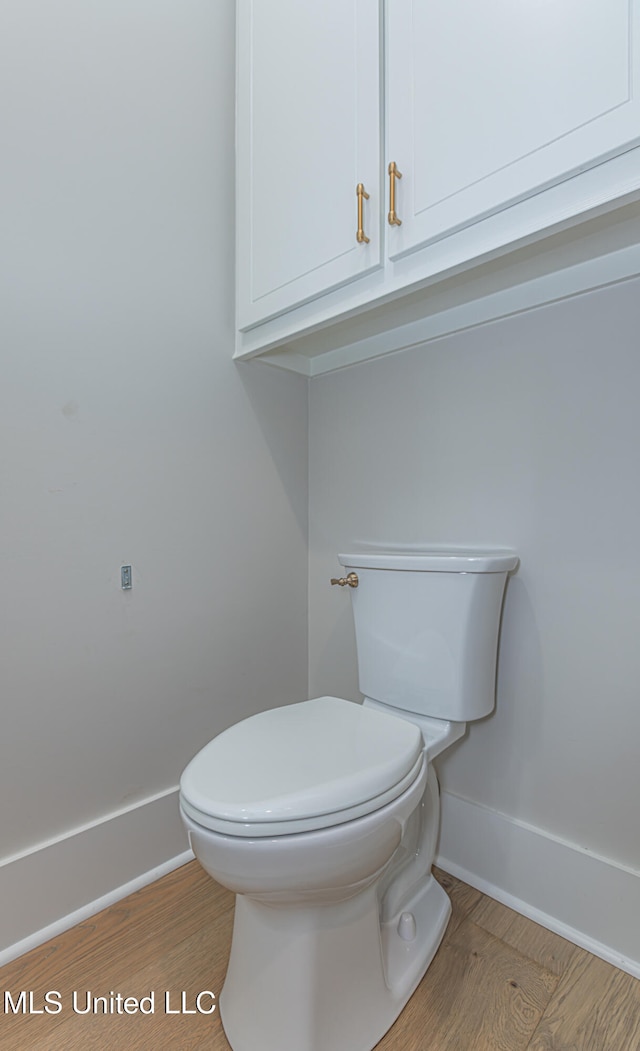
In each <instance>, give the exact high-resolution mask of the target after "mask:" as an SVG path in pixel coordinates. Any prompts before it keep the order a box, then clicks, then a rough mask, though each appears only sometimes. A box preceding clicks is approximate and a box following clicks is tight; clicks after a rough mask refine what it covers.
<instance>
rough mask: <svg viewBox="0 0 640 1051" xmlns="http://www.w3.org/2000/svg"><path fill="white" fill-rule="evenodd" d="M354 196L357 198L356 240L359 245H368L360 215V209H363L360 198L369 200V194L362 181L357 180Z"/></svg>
mask: <svg viewBox="0 0 640 1051" xmlns="http://www.w3.org/2000/svg"><path fill="white" fill-rule="evenodd" d="M356 196H357V198H358V232H357V234H356V241H357V242H358V244H359V245H361V244H366V245H368V244H369V238H368V237H367V236H366V234H365V232H364V219H363V217H362V211H363V203H362V200H363V198H364V199H365V200H367V201H368V200H369V194H368V193H367V191H366V190H365V188H364V183H361V182H359V183H358V185H357V186H356Z"/></svg>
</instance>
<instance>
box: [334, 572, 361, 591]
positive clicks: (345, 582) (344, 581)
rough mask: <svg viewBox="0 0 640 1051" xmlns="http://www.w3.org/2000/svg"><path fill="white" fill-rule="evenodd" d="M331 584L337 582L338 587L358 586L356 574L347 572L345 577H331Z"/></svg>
mask: <svg viewBox="0 0 640 1051" xmlns="http://www.w3.org/2000/svg"><path fill="white" fill-rule="evenodd" d="M331 583H332V584H338V586H339V587H341V588H343V587H345V586H348V587H350V588H357V586H358V574H357V573H347V575H346V577H332V578H331Z"/></svg>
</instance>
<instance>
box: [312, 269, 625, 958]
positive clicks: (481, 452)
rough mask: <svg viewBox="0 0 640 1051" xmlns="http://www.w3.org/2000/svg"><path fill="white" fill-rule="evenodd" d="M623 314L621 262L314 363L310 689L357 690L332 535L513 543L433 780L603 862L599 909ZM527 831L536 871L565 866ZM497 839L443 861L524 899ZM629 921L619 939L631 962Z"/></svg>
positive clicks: (617, 757) (617, 735) (615, 680)
mask: <svg viewBox="0 0 640 1051" xmlns="http://www.w3.org/2000/svg"><path fill="white" fill-rule="evenodd" d="M639 323H640V283H639V282H638V281H633V282H628V283H626V284H620V285H618V286H616V287H612V288H610V289H607V290H601V291H599V292H597V293H593V294H591V295H588V296H582V297H578V298H576V299H574V300H571V301H567V302H564V303H558V304H556V305H553V306H548V307H546V308H541V309H539V310H536V311H532V312H530V313H527V314H523V315H521V316H519V317H514V318H511V319H507V320H504V321H501V322H496V323H494V324H491V325H487V326H485V327H482V328H478V329H476V330H474V331H469V332H466V333H464V334H461V335H456V336H451V337H449V338H447V339H442V340H439V341H437V342H434V343H431V344H429V345H427V346H423V347H419V348H417V349H415V350H412V351H408V352H405V353H402V354H398V355H395V356H392V357H389V358H387V359H384V360H380V361H378V362H372V363H369V364H366V365H359V366H357V367H354V368H351V369H345V370H343V371H341V372H337V373H333V374H329V375H326V376H323V377H317V378H315V379H314V380H313V381H312V382H311V399H310V451H311V455H310V547H311V562H310V647H311V649H310V687H311V693H312V695H313V694H322V693H337V694H338V695H340V694H342V695H346V696H351V697H354V698H357V697H358V696H359V695H358V692H357V681H356V674H355V655H354V648H353V645H354V644H353V631H352V626H351V617H350V611H349V608H348V607H349V599H348V595H346V594H344V593H340V592H339V591H338V589H336V588H333V589H332V588H330V587H329V586H328V577H329V576H331V575H333V574H334V572H335V570H336V569H337V568H338V566H337V563H336V561H335V553H336V552H337V551H339V550H345V549H347V548H350V547H352V546H353V545H355V544H357V543H359V542H364V543H369V544H380V545H385V544H392V543H393V544H415V545H424V544H425V543H427V544H428V543H429V542H440V543H447V542H450V543H468V544H475V543H477V544H484V545H490V544H494V545H500V546H502V545H504V546H507V547H510V548H513V549H514V550H515V551H516V552H518V554H519V555H520V558H521V568H520V570H519V571H518V573H517V575H516V576H515V577H514V578H513V579H512V580H511V581H510V583H509V585H508V592H507V598H506V605H505V611H504V621H503V630H502V644H501V652H500V665H499V686H498V697H497V708H496V711H495V713H494V714H493V715H492V716H491V717H489V718H488V719H486V720H484V721H482V722H480V723H478V724H474V725H472V726H471V728H470V730H469V733H468V737H467V739H466V740H464V741H463V742H461V743H460V745H456V746H455V747H454V748H453V749H452V750H451V752H450V753H449V754H448V755H447V756H446V757H443V759H442V761H441V762H440V764H439V766H440V775H441V781H442V785H443V787H444V789H445V793H446V795H448V796H449V797H457V798H459V799H462V800H465V801H469V802H470V803H472V804H479V805H480V806H479V807H478V808H477V809H476V810H475V811H474V814H475V815H476V817H475V818H474V820H478V821H479V820H481V814H482V813H484V814H485V815H495V814H498V815H504V817H505V819H507V820H508V821H509V822H511V825H512V826H513V827H514V828H515V827H516V825H517V824H518V823H519V825H522V826H523V827H524V826H527V827H530V828H531V830H532V834H533V832H534V831H536V834H537V833H542V836H543V837H546V839H547V840H557V841H558V843H562V844H567V845H568V846H569V847H570V848H572V849H573V848H575V849H577V850H578V851H582V852H583V854H584V856H585V857H586V856H587V855H590V856H593V855H599V856H601V857H602V858H603V859H605V860H606V861H607V862H609V863H610V867H609V869H608V870H607V871H608V875H607V877H606V878H603V879H602V880H601V883H600V892H599V893H600V898H599V900H597V901H595V902H594V901H592V902H591V906H590V907H591V911H596V912H599V913H605V912H606V911H607V910H609V911H611V910H612V909H613V908H614V907H613V905H612V903H611V897H612V894H614V889H615V888H614V882H615V879H617V876H616V875H615V873H616V872H619V873H624V872H626V871H627V869H628V870H631V872H632V873H635V874H636V875H637V873H638V872H639V871H640V835H639V832H638V798H639V797H640V764H639V763H638V741H639V740H640V703H638V702H639V700H640V646H639V645H638V625H639V617H638V595H640V561H639V560H638V558H637V549H638V537H639V533H640V487H639V485H638V477H639V475H638V470H639V459H638V456H639V453H638V451H639V449H640V412H639V411H638V390H639V381H640V358H639V357H638V329H639ZM445 802H446V799H445ZM450 811H451V807H450V806H449V807H445V815H444V818H445V820H444V825H443V840H444V841H445V842H446V843H447V844H448V846H446V848H444V849H445V853H446V852H447V851H448V850H451V851H452V852H454V851H455V850H456V849H457V846H455V845H453V839H452V835H451V831H452V830H451V828H450V826H448V825H447V820H448V818H447V815H448V813H449V812H450ZM478 815H480V816H478ZM487 820H488V818H487ZM514 823H515V824H514ZM514 842H515V840H514ZM491 849H492V847H491V846H489V844H488V842H487V844H486V845H485V847H482V845H481V846H480V850H481V851H483V850H484V851H485V852H488V851H490V850H491ZM532 851H533V852H532V855H531V857H530V858H528V859H527V861H528V863H529V864H530V867H531V870H532V871H533V872H535V874H536V880H537V884H538V886H539V887H540V888H542V886H543V885H544V884H545V883H546V882H549V881H553V880H554V879H555V880H557V881H561V880H562V879H563V872H561V871H558V872H553V871H549V868H548V867H542V866H541V864H540V862H541V855H539V854H536V851H535V849H534V848H533V847H532ZM507 855H508V852H505V854H500V853H499V852H498V851H497V850H496V861H495V864H494V867H493V869H492V868H491V865H492V864H493V862H492V861H491V859H488V858H486V859H485V858H482V857H480V856H478V855H476V856H475V857H474V856H470V857H469V856H468V857H466V858H465V861H464V864H463V862H462V861H460V863H459V867H460V868H463V867H465V868H466V869H467V871H468V874H469V875H470V876H471V877H472V878H473V877H474V873H475V878H476V881H478V880H481V879H483V880H484V882H485V883H491V882H493V883H494V884H495V886H496V887H498V889H500V886H501V884H500V880H504V881H505V882H504V883H503V884H502V890H503V892H504V893H505V894H506V893H507V892H508V894H510V895H511V896H512V897H514V898H519V899H522V900H524V901H525V902H526V901H527V894H528V891H525V889H524V884H523V880H522V878H520V877H516V876H514V877H513V880H512V881H511V883H509V877H508V874H507V870H508V869H509V867H510V866H511V867H513V868H515V867H516V863H517V859H516V858H515V857H510V856H507ZM498 858H499V862H498ZM485 861H486V866H487V868H486V870H485V871H484V874H483V869H482V866H483V864H484V863H485ZM499 866H501V871H499V870H498V869H499ZM489 872H491V873H492V875H491V876H490V875H489ZM609 877H611V880H613V881H614V882H611V881H610V880H609ZM621 878H622V877H621ZM630 886H632V888H633V889H632V890H631V891H630V893H631V896H632V901H633V905H634V912H635V914H637V911H638V908H640V881H638V880H637V879H636V880H634V881H633V882H632V884H630ZM572 891H573V892H574V897H575V896H579V893H580V890H579V888H577V887H573V888H572ZM614 897H615V895H614ZM530 904H531V902H530ZM627 904H629V903H627ZM538 908H539V909H542V910H543V911H545V910H547V909H548V908H549V906H548V905H544V906H543V905H542V904H540V903H538ZM559 909H561V907H560V906H559ZM559 920H561V921H562V920H563V921H564V922H565V923H566V924H567V925H568V926H569V927H577V926H579V922H578V920H577V919H576V918H575V917H571V918H569V917H567V916H566V915H565V917H564V919H563V917H562V916H561V917H559ZM624 927H625V928H626V929H627V930H628V929H629V923H628V913H627V915H626V918H625V920H624ZM591 937H594V938H596V937H597V939H599V940H601V941H605V940H606V939H605V937H604V935H603V934H602V933H600V934H598V935H596V934H595V933H594V932H593V931H592V932H591ZM612 937H613V936H612ZM616 937H617V935H616ZM629 937H630V938H631V941H630V942H629V943H628V944H626V946H625V947H621V946H618V949H619V951H620V952H621V953H623V954H626V955H627V956H629V957H634V959H635V960H636V961H640V935H638V933H637V931H636V932H635V933H634V934H633V935H632V936H631V935H630V936H629ZM634 953H635V956H634ZM638 968H640V962H638ZM639 973H640V971H639Z"/></svg>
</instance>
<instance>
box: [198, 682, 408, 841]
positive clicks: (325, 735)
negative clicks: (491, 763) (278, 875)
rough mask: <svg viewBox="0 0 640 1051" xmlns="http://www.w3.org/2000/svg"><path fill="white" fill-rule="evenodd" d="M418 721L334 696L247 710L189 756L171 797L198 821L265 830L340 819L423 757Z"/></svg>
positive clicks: (272, 832)
mask: <svg viewBox="0 0 640 1051" xmlns="http://www.w3.org/2000/svg"><path fill="white" fill-rule="evenodd" d="M425 761H426V760H425V759H424V756H423V740H422V734H421V733H420V730H419V729H418V727H417V726H414V725H413V724H412V723H409V722H406V721H405V720H403V719H397V718H395V717H394V716H390V715H387V714H385V713H382V712H378V711H373V710H371V709H367V708H363V707H362V706H361V705H359V704H354V703H352V702H351V701H344V700H341V699H340V698H337V697H319V698H316V699H315V700H312V701H303V702H302V703H300V704H292V705H288V706H285V707H282V708H275V709H271V710H269V711H266V712H261V713H260V714H258V715H254V716H251V717H250V718H249V719H245V720H243V721H242V722H240V723H237V724H236V725H235V726H232V727H230V728H229V729H228V730H225V731H224V732H223V733H222V734H220V735H219V736H218V737H216V738H214V740H213V741H211V742H210V743H209V744H208V745H206V746H205V748H203V749H202V751H201V752H199V753H198V755H196V756H195V757H194V759H192V760H191V762H190V763H189V765H188V766H187V768H186V770H185V772H184V774H183V776H182V780H181V783H180V803H181V806H182V808H183V810H184V812H185V813H186V814H188V815H189V817H191V818H192V820H194V821H195V822H197V823H198V824H199V825H202V826H204V827H205V828H209V829H212V830H213V831H216V832H221V833H223V834H227V835H231V836H245V837H252V838H258V837H268V836H278V835H286V834H290V833H296V832H305V831H311V830H314V829H320V828H327V827H329V826H331V825H336V824H342V823H343V822H346V821H351V820H353V819H354V818H356V817H361V816H363V815H365V814H369V813H372V812H373V811H375V810H377V809H379V808H380V807H382V806H384V805H385V804H386V803H389V802H391V801H392V800H393V799H395V798H397V797H398V796H399V795H400V794H401V793H402V792H404V791H405V790H406V789H407V788H408V787H409V786H410V785H411V784H412V783H413V781H415V780H416V778H417V777H418V776H419V775H420V773H421V771H422V768H423V766H424V763H425Z"/></svg>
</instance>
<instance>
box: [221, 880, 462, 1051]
mask: <svg viewBox="0 0 640 1051" xmlns="http://www.w3.org/2000/svg"><path fill="white" fill-rule="evenodd" d="M450 914H451V903H450V901H449V898H448V897H447V895H446V893H445V891H444V890H443V889H442V887H441V886H440V885H439V884H438V883H437V882H436V880H435V879H434V877H433V876H432V875H431V874H429V875H428V876H427V877H426V879H425V881H424V882H423V883H422V885H421V886H420V888H419V889H418V891H417V892H416V893H415V894H414V895H413V897H412V898H411V899H409V900H408V901H406V902H404V904H403V908H402V912H401V913H398V915H396V916H394V917H393V918H392V919H390V920H388V921H387V922H385V923H384V924H382V925H381V924H380V907H379V901H378V896H377V893H376V887H375V886H369V887H367V888H366V889H365V890H363V891H361V892H360V893H359V894H357V895H355V896H354V897H353V898H349V899H348V900H347V901H341V902H337V903H334V904H331V905H316V906H311V907H309V906H299V905H298V906H295V905H294V906H289V907H287V908H282V907H277V906H275V907H274V906H273V905H268V904H265V903H264V902H260V901H256V900H254V899H251V898H248V897H245V896H241V895H238V897H237V898H236V912H235V920H234V931H233V942H232V950H231V957H230V959H229V967H228V971H227V977H226V980H225V984H224V987H223V989H222V992H221V994H220V1014H221V1019H222V1024H223V1026H224V1029H225V1033H226V1035H227V1038H228V1040H229V1043H230V1044H231V1047H232V1048H233V1051H372V1048H373V1047H374V1046H375V1045H376V1043H377V1042H378V1041H379V1040H380V1039H381V1037H382V1036H383V1035H384V1034H385V1033H386V1031H387V1030H388V1029H389V1028H390V1027H391V1026H392V1025H393V1023H394V1022H395V1020H396V1018H397V1017H398V1015H399V1014H400V1012H401V1010H402V1008H403V1007H404V1005H405V1004H406V1002H407V1000H408V999H409V997H410V996H411V994H412V993H413V992H414V990H415V988H416V986H417V985H418V983H419V981H420V980H421V978H422V977H423V975H424V973H425V971H426V970H427V967H428V966H429V964H430V963H431V960H432V959H433V957H434V955H435V952H436V950H437V948H438V946H439V944H440V942H441V940H442V937H443V935H444V932H445V928H446V926H447V922H448V920H449V916H450ZM402 915H404V916H405V918H404V919H403V920H402V921H401V916H402ZM409 917H413V920H412V919H410V918H409ZM399 925H400V928H401V930H402V933H403V935H404V937H402V936H401V934H399V933H398V927H399ZM414 927H415V936H414V937H411V935H412V934H413V931H414ZM407 936H409V938H408V940H407Z"/></svg>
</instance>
